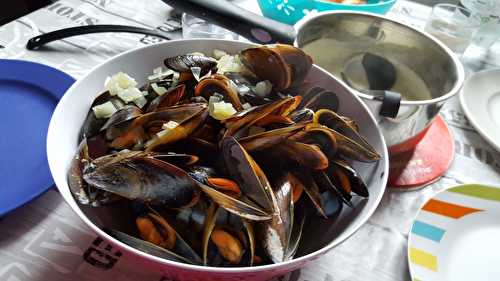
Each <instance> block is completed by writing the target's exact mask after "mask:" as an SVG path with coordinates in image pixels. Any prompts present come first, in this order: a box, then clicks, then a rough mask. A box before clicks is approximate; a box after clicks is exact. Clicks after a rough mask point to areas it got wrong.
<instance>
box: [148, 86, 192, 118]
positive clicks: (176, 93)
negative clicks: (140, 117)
mask: <svg viewBox="0 0 500 281" xmlns="http://www.w3.org/2000/svg"><path fill="white" fill-rule="evenodd" d="M185 92H186V85H184V84H181V85H178V86H176V87H175V88H172V89H170V90H168V92H166V93H164V94H163V95H161V96H157V97H156V98H154V99H153V100H152V101H151V103H150V104H149V106H148V108H147V110H146V112H153V111H159V110H161V109H164V108H168V107H171V106H174V105H176V104H178V103H179V101H181V100H182V98H183V97H184V94H185Z"/></svg>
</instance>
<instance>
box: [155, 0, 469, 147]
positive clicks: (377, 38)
mask: <svg viewBox="0 0 500 281" xmlns="http://www.w3.org/2000/svg"><path fill="white" fill-rule="evenodd" d="M163 1H164V2H165V3H167V4H169V5H171V6H173V7H175V8H177V9H180V10H184V11H188V12H189V13H192V14H194V15H196V16H198V17H201V18H205V19H207V20H210V21H213V22H215V23H216V24H217V25H220V26H223V27H225V28H227V29H229V30H232V31H233V32H236V33H239V34H240V35H242V36H244V37H246V38H248V39H249V40H251V41H254V42H257V43H271V42H281V43H292V42H293V43H294V45H295V46H298V47H300V48H303V49H304V50H305V51H306V52H307V53H308V54H309V55H311V56H312V57H313V59H314V62H315V63H316V64H317V65H319V66H321V67H323V68H325V69H326V70H327V71H329V72H330V73H332V74H333V75H335V76H337V77H339V78H340V77H341V74H340V73H341V72H344V74H345V76H347V77H349V82H351V83H350V84H351V85H353V86H354V87H355V88H356V89H360V88H364V89H370V87H369V86H370V83H369V78H370V77H367V75H364V74H365V73H366V72H367V71H366V69H365V68H363V63H362V61H363V58H364V57H365V56H366V54H367V53H370V54H372V55H376V56H379V57H383V58H385V59H387V60H388V61H389V62H391V63H392V65H393V66H394V69H395V72H396V77H395V80H396V81H395V83H394V85H393V86H392V87H391V88H388V89H382V90H390V92H392V93H394V92H397V93H400V94H401V95H402V97H403V100H402V101H401V106H400V108H399V112H398V114H397V116H396V118H387V117H384V116H379V113H380V110H381V107H383V106H382V102H381V100H384V99H383V98H380V97H377V96H371V95H368V94H365V93H361V92H358V93H357V94H358V95H359V96H360V97H361V98H362V99H363V100H364V101H365V102H366V103H367V104H368V106H369V107H370V109H371V110H372V112H373V113H374V114H375V115H377V121H378V123H379V125H380V127H381V129H382V132H383V134H384V137H385V139H386V142H387V145H388V146H392V145H396V144H400V143H403V142H405V141H407V140H410V139H412V138H414V137H416V136H417V135H418V134H419V133H421V132H423V131H424V129H425V128H427V127H428V125H429V124H430V123H431V121H432V120H433V119H434V117H435V116H436V115H437V113H438V112H439V110H440V108H441V106H442V105H443V104H444V101H445V100H447V99H448V98H450V97H452V96H454V95H455V94H457V93H458V91H459V90H460V88H461V87H462V84H463V81H464V76H465V74H464V70H463V67H462V65H461V63H460V61H459V60H458V58H457V57H456V55H455V54H453V52H452V51H451V50H450V49H449V48H448V47H446V46H445V45H444V44H442V43H440V42H439V41H437V40H436V39H434V37H432V36H431V35H428V34H427V33H425V32H421V31H418V30H416V29H415V28H412V27H410V26H408V25H405V24H403V23H399V22H397V21H393V20H390V19H388V18H386V17H384V16H379V15H374V14H369V13H362V12H350V11H331V12H322V13H317V14H314V15H311V16H306V17H305V18H303V19H302V20H300V21H299V22H297V23H296V24H295V25H294V26H290V25H286V24H283V23H280V22H277V21H273V20H271V19H268V18H264V17H259V16H257V15H255V14H253V13H250V12H248V11H246V10H244V9H242V8H239V7H237V6H235V5H232V4H231V3H227V2H224V1H219V0H184V1H174V0H163ZM387 84H389V83H387ZM377 90H380V89H377ZM363 92H365V91H363Z"/></svg>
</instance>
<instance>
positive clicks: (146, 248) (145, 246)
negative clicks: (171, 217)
mask: <svg viewBox="0 0 500 281" xmlns="http://www.w3.org/2000/svg"><path fill="white" fill-rule="evenodd" d="M104 231H105V232H106V233H108V234H109V235H111V236H113V237H114V238H116V239H117V240H118V241H121V242H123V243H125V244H127V245H129V246H130V247H133V248H135V249H137V250H139V251H142V252H145V253H148V254H150V255H153V256H157V257H159V258H162V259H166V260H171V261H176V262H182V263H188V264H198V263H196V262H195V261H192V260H189V259H187V258H184V257H182V256H180V255H178V254H176V253H174V252H172V251H169V250H166V249H164V248H162V247H159V246H156V245H155V244H153V243H150V242H147V241H144V240H142V239H139V238H136V237H133V236H131V235H128V234H126V233H123V232H121V231H118V230H114V229H104Z"/></svg>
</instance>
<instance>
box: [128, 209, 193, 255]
mask: <svg viewBox="0 0 500 281" xmlns="http://www.w3.org/2000/svg"><path fill="white" fill-rule="evenodd" d="M149 209H150V212H147V213H143V214H141V215H140V216H139V217H137V219H136V225H137V228H138V230H139V233H140V235H141V237H142V239H143V240H146V241H148V242H150V243H153V244H155V245H157V246H160V247H162V248H164V249H167V250H170V251H172V252H174V253H176V254H178V255H180V256H182V257H184V258H186V259H188V260H191V261H192V262H193V263H196V264H201V263H202V260H201V258H200V257H199V256H198V254H197V253H196V252H195V251H194V250H193V249H192V248H191V246H190V245H189V244H188V243H186V241H185V240H184V239H183V238H182V237H181V236H180V235H179V233H178V232H177V231H176V230H175V229H174V227H172V226H171V224H170V223H169V222H168V221H167V219H165V218H164V217H162V216H161V215H160V214H159V213H158V212H156V211H155V210H154V209H151V208H149Z"/></svg>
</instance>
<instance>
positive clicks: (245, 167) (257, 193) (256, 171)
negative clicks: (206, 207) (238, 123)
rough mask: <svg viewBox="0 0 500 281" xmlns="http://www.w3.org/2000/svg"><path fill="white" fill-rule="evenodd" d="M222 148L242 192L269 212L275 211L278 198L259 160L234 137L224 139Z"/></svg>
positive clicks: (231, 173)
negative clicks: (256, 160) (258, 162)
mask: <svg viewBox="0 0 500 281" xmlns="http://www.w3.org/2000/svg"><path fill="white" fill-rule="evenodd" d="M221 150H222V155H223V158H224V163H225V166H226V169H227V171H228V172H229V175H230V176H231V179H233V180H234V181H236V183H238V185H239V187H240V189H241V191H242V193H243V194H244V195H245V196H246V197H248V198H249V199H250V200H252V201H253V202H254V203H255V204H257V206H259V207H261V208H262V209H264V210H265V211H266V212H267V213H268V214H270V213H272V212H274V210H275V204H276V200H275V198H274V194H273V191H272V188H271V185H270V183H269V181H268V179H267V177H266V175H265V174H264V172H263V171H262V169H261V168H260V167H259V165H258V164H257V162H255V160H254V159H253V158H252V157H251V156H250V154H248V153H247V152H246V151H245V149H244V148H243V147H242V146H241V144H239V143H238V141H237V140H236V139H234V138H232V137H229V138H226V139H224V140H223V141H222V147H221Z"/></svg>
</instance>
